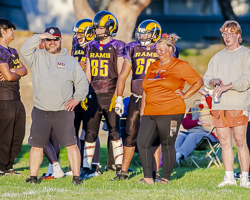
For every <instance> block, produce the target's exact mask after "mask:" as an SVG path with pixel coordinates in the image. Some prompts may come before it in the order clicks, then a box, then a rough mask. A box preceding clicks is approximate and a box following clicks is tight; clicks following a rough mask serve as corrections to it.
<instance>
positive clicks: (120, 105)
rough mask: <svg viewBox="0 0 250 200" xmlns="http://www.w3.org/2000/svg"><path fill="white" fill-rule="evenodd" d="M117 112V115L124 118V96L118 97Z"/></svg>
mask: <svg viewBox="0 0 250 200" xmlns="http://www.w3.org/2000/svg"><path fill="white" fill-rule="evenodd" d="M115 103H116V104H115V112H116V114H117V115H119V116H120V117H121V116H122V114H123V113H124V104H123V99H122V96H118V97H117V98H116V99H115Z"/></svg>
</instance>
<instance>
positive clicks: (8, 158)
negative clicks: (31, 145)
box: [0, 100, 26, 171]
mask: <svg viewBox="0 0 250 200" xmlns="http://www.w3.org/2000/svg"><path fill="white" fill-rule="evenodd" d="M25 118H26V116H25V109H24V106H23V104H22V102H21V101H19V100H1V101H0V171H5V170H8V169H12V168H13V165H14V160H15V158H16V157H17V155H18V154H19V152H20V150H21V148H22V143H23V139H24V135H25Z"/></svg>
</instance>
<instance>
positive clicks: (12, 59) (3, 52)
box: [0, 45, 20, 100]
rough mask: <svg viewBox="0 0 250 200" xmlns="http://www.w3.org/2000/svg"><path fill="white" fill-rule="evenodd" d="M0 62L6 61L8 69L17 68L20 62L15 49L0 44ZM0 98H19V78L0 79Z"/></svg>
mask: <svg viewBox="0 0 250 200" xmlns="http://www.w3.org/2000/svg"><path fill="white" fill-rule="evenodd" d="M0 63H7V64H8V65H9V68H10V69H11V68H18V67H19V66H20V62H19V56H18V53H17V51H16V49H13V48H10V47H9V48H8V49H6V48H5V47H3V46H1V45H0ZM0 100H20V93H19V80H15V81H7V80H6V81H0Z"/></svg>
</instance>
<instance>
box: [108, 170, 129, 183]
mask: <svg viewBox="0 0 250 200" xmlns="http://www.w3.org/2000/svg"><path fill="white" fill-rule="evenodd" d="M127 179H128V172H124V171H121V172H120V173H118V174H116V176H115V177H114V178H112V179H110V180H109V181H121V180H127Z"/></svg>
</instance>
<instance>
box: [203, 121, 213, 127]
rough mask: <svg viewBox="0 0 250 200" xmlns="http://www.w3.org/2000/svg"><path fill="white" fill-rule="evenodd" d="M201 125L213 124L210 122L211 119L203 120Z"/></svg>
mask: <svg viewBox="0 0 250 200" xmlns="http://www.w3.org/2000/svg"><path fill="white" fill-rule="evenodd" d="M201 125H202V126H210V125H211V124H210V122H209V121H207V120H203V121H201Z"/></svg>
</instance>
